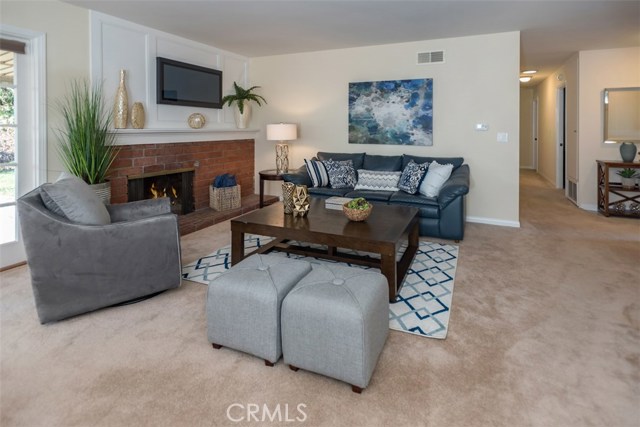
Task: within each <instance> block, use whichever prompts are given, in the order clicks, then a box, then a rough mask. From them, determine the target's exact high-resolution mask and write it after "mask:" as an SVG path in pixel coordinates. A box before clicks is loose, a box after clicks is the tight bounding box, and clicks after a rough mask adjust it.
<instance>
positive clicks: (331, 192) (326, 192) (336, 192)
mask: <svg viewBox="0 0 640 427" xmlns="http://www.w3.org/2000/svg"><path fill="white" fill-rule="evenodd" d="M351 191H353V188H329V187H309V194H310V195H312V196H320V197H333V196H338V197H341V196H344V195H345V194H347V193H349V192H351Z"/></svg>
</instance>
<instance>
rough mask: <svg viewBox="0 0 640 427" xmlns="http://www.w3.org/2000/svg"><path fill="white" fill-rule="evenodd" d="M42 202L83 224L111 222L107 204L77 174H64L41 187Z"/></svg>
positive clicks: (56, 212) (65, 216) (51, 209)
mask: <svg viewBox="0 0 640 427" xmlns="http://www.w3.org/2000/svg"><path fill="white" fill-rule="evenodd" d="M40 197H42V202H43V203H44V205H45V206H46V207H47V209H49V210H50V211H51V212H54V213H55V214H57V215H60V216H62V217H64V218H67V219H68V220H69V221H72V222H75V223H78V224H83V225H107V224H111V217H110V216H109V212H108V211H107V208H106V206H105V205H104V203H102V201H101V200H100V198H99V197H98V195H97V194H96V193H95V192H94V191H93V190H92V189H91V187H89V185H88V184H87V183H86V182H84V181H83V180H81V179H80V178H77V177H75V176H69V175H66V176H64V178H63V179H59V180H58V181H56V182H55V183H53V184H43V185H42V186H41V187H40Z"/></svg>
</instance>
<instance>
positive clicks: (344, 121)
mask: <svg viewBox="0 0 640 427" xmlns="http://www.w3.org/2000/svg"><path fill="white" fill-rule="evenodd" d="M519 40H520V37H519V33H517V32H511V33H501V34H491V35H483V36H475V37H461V38H451V39H440V40H429V41H421V42H413V43H401V44H393V45H382V46H371V47H363V48H354V49H341V50H332V51H322V52H312V53H302V54H293V55H279V56H271V57H262V58H255V59H253V60H252V68H251V80H252V84H256V85H260V86H262V89H261V90H262V94H263V95H264V96H265V98H266V99H267V101H268V102H269V104H268V106H266V107H265V108H259V109H256V110H254V111H255V112H256V115H255V118H254V121H253V123H252V126H258V127H259V128H260V129H263V130H264V126H265V125H266V124H267V123H274V122H280V121H284V122H294V123H298V124H299V133H300V135H299V139H298V140H297V141H295V142H293V143H292V144H291V148H290V152H291V154H290V164H291V165H292V166H293V167H298V166H300V165H301V164H302V162H303V159H304V158H308V157H311V156H313V155H314V154H315V153H316V152H317V151H319V150H323V151H338V152H361V151H366V152H370V153H375V154H402V153H408V154H415V155H424V156H427V155H428V156H464V158H465V161H466V162H467V163H468V164H469V165H470V168H471V190H470V193H469V195H468V196H467V215H468V216H469V219H470V220H476V221H482V222H488V223H499V224H505V225H517V224H518V181H519V179H518V170H519V142H518V141H519V115H518V110H519V108H518V107H519V92H520V91H519V82H518V79H517V76H518V70H519V52H520V48H519ZM431 50H444V51H445V56H446V59H445V63H443V64H430V65H416V53H417V52H421V51H431ZM488 58H490V60H489V59H488ZM410 78H433V79H434V83H433V87H434V115H433V120H434V125H433V132H434V137H433V139H434V144H433V146H432V147H414V146H375V145H356V144H349V143H348V142H347V135H348V118H347V113H348V106H347V92H348V84H349V82H357V81H375V80H395V79H410ZM479 122H483V123H486V124H488V125H489V131H488V132H478V131H475V130H474V125H475V124H476V123H479ZM497 132H507V133H508V134H509V142H508V143H498V142H497V141H496V136H497V135H496V133H497ZM274 165H275V161H274V143H273V142H271V141H265V138H264V132H261V133H260V134H259V135H258V136H257V138H256V169H258V170H260V169H271V168H273V167H274ZM268 191H269V192H271V193H273V194H279V188H278V185H277V183H271V185H269V186H268Z"/></svg>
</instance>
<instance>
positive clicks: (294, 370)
mask: <svg viewBox="0 0 640 427" xmlns="http://www.w3.org/2000/svg"><path fill="white" fill-rule="evenodd" d="M289 369H291V370H292V371H293V372H298V369H300V368H296V367H295V366H293V365H289Z"/></svg>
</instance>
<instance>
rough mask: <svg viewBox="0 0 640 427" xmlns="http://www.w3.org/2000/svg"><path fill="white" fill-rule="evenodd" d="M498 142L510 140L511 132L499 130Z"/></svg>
mask: <svg viewBox="0 0 640 427" xmlns="http://www.w3.org/2000/svg"><path fill="white" fill-rule="evenodd" d="M498 142H502V143H505V142H509V134H508V133H507V132H498Z"/></svg>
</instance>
